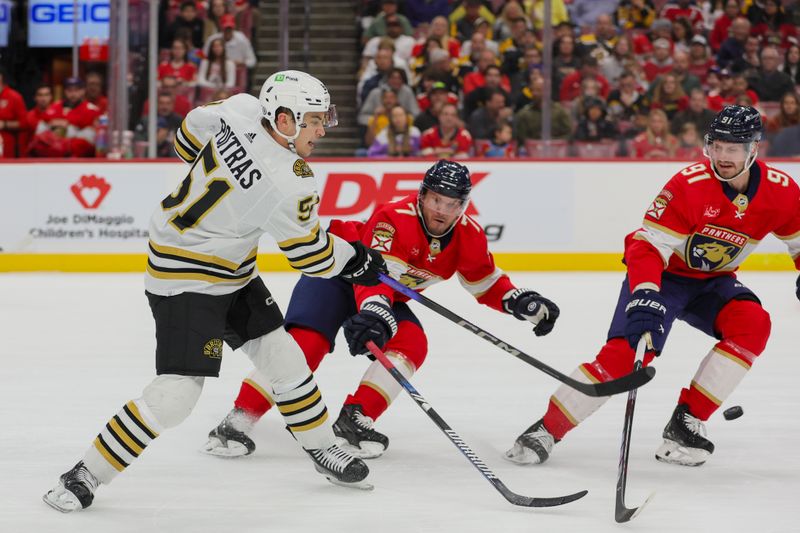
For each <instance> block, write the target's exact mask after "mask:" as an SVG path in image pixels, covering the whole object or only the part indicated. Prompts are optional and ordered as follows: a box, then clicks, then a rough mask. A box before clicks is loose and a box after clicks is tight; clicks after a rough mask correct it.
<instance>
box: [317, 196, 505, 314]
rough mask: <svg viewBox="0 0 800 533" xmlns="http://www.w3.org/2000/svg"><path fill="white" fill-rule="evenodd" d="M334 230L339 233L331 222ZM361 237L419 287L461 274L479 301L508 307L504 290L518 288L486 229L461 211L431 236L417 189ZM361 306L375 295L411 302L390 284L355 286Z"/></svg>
mask: <svg viewBox="0 0 800 533" xmlns="http://www.w3.org/2000/svg"><path fill="white" fill-rule="evenodd" d="M338 224H339V225H341V224H353V223H341V222H339V223H338ZM331 231H334V232H335V233H337V234H339V231H337V229H335V228H334V223H332V224H331ZM359 233H360V236H361V242H363V243H364V244H366V245H367V246H370V247H372V248H373V249H375V250H378V251H379V252H380V253H381V254H382V255H383V258H384V259H385V260H386V265H387V266H388V267H389V272H390V273H391V275H392V277H393V278H395V279H399V280H400V282H401V283H402V284H403V285H405V286H407V287H410V288H412V289H414V290H417V291H420V292H421V291H422V290H424V289H426V288H428V287H430V286H431V285H433V284H435V283H439V282H440V281H444V280H446V279H450V278H451V277H452V276H453V275H454V274H457V275H458V279H459V281H460V282H461V285H462V286H464V288H465V289H467V290H468V291H469V292H470V293H471V294H472V295H473V296H474V297H475V298H476V299H477V300H478V302H480V303H482V304H484V305H488V306H489V307H491V308H493V309H496V310H498V311H503V303H502V300H503V295H505V294H506V293H507V292H508V291H510V290H513V289H515V287H514V285H513V284H512V283H511V280H510V279H508V276H507V275H506V274H505V273H504V272H503V271H502V270H500V269H499V268H497V267H496V266H495V264H494V258H493V257H492V254H491V252H489V248H488V243H487V241H486V234H485V233H484V232H483V228H482V227H481V226H480V225H479V224H478V223H477V222H475V221H474V220H473V219H472V218H470V217H469V216H467V215H461V218H459V219H458V221H457V222H456V225H455V227H454V228H453V230H452V231H451V232H450V233H448V234H447V235H446V236H445V237H443V238H439V239H437V238H429V237H428V236H427V234H426V233H425V230H424V229H423V228H422V224H421V223H420V219H419V216H418V215H417V195H416V194H412V195H410V196H407V197H405V198H403V199H402V200H399V201H397V202H392V203H389V204H385V205H383V206H381V207H379V208H378V209H377V210H376V211H375V212H374V213H373V214H372V216H371V217H370V219H369V220H368V221H367V222H366V223H365V224H363V225H362V226H361V227H360V228H359ZM354 287H355V295H356V306H357V307H359V308H360V307H361V302H363V301H364V300H365V299H366V298H368V297H370V296H375V295H384V296H386V297H387V298H389V300H390V301H392V302H394V301H401V302H404V301H407V300H408V298H407V297H405V296H403V295H402V294H399V293H396V292H395V291H394V290H392V289H391V288H389V287H388V286H386V285H382V284H381V285H376V286H374V287H365V286H362V285H355V286H354Z"/></svg>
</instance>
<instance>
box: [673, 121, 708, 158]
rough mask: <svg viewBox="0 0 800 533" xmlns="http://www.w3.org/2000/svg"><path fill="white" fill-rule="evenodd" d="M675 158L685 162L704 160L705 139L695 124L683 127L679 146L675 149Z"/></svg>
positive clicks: (691, 123)
mask: <svg viewBox="0 0 800 533" xmlns="http://www.w3.org/2000/svg"><path fill="white" fill-rule="evenodd" d="M675 157H676V158H677V159H683V160H684V161H698V160H700V159H703V139H702V138H701V137H700V134H699V133H698V131H697V125H696V124H695V123H694V122H686V123H685V124H684V125H683V126H681V129H680V132H679V134H678V146H677V147H676V148H675Z"/></svg>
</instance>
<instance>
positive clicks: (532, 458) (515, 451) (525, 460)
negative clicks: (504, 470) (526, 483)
mask: <svg viewBox="0 0 800 533" xmlns="http://www.w3.org/2000/svg"><path fill="white" fill-rule="evenodd" d="M503 458H504V459H505V460H506V461H509V462H512V463H514V464H515V465H538V464H540V463H541V461H540V460H539V456H538V455H537V454H536V452H533V451H531V450H529V449H527V448H524V447H522V446H520V445H519V444H514V446H513V447H512V448H511V449H510V450H508V451H507V452H506V453H504V454H503Z"/></svg>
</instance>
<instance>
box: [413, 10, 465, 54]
mask: <svg viewBox="0 0 800 533" xmlns="http://www.w3.org/2000/svg"><path fill="white" fill-rule="evenodd" d="M449 30H450V24H449V23H448V22H447V18H446V17H435V18H434V19H433V20H432V21H431V25H430V29H429V30H428V36H427V38H428V39H436V40H437V41H439V43H440V44H441V45H442V49H444V50H446V51H447V53H448V54H450V58H451V59H457V58H458V55H459V53H460V52H461V43H460V42H458V39H454V38H453V37H450V33H449ZM424 46H425V43H424V42H423V43H418V44H417V45H416V46H415V47H414V49H413V50H412V51H411V55H413V56H418V55H420V54H421V53H422V51H423V47H424Z"/></svg>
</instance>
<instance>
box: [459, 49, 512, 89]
mask: <svg viewBox="0 0 800 533" xmlns="http://www.w3.org/2000/svg"><path fill="white" fill-rule="evenodd" d="M492 65H495V66H497V56H496V55H495V54H494V52H492V51H491V50H484V51H483V52H481V53H480V55H479V56H478V62H477V65H475V70H474V71H473V72H470V73H469V74H467V75H466V76H464V82H463V85H462V94H463V95H464V96H465V97H466V96H467V95H469V93H471V92H472V91H474V90H475V89H477V88H478V87H483V86H484V85H486V69H487V68H489V67H490V66H492ZM500 84H501V85H502V87H503V89H505V91H506V92H511V83H510V82H509V81H508V76H505V75H504V76H503V77H502V81H501V82H500Z"/></svg>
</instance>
